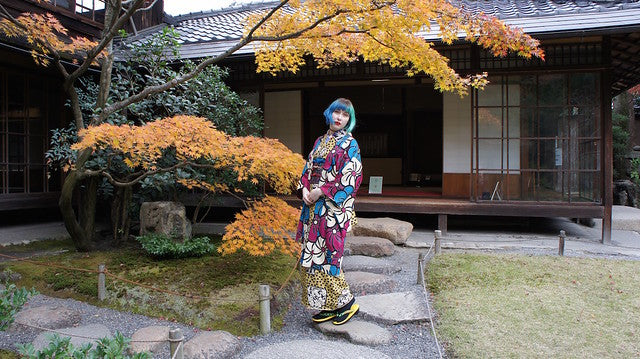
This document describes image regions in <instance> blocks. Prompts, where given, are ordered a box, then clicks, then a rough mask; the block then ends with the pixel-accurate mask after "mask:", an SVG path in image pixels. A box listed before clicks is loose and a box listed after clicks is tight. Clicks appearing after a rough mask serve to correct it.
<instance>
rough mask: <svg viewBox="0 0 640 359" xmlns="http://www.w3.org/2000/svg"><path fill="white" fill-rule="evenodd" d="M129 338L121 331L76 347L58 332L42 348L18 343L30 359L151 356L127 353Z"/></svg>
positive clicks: (139, 358)
mask: <svg viewBox="0 0 640 359" xmlns="http://www.w3.org/2000/svg"><path fill="white" fill-rule="evenodd" d="M128 346H129V339H128V338H125V337H124V336H123V335H122V334H120V333H119V332H116V334H115V335H114V337H113V338H102V339H100V340H98V342H97V343H96V347H95V348H93V344H91V343H87V344H85V345H83V346H81V347H78V348H76V347H74V346H73V344H71V338H69V337H65V338H61V337H60V336H58V335H57V334H54V335H52V336H51V337H49V345H47V346H46V347H44V348H43V349H41V350H36V349H35V348H34V346H33V344H31V343H29V344H26V345H18V350H19V352H20V354H21V355H23V356H24V357H27V358H30V359H39V358H74V359H76V358H78V359H80V358H100V359H116V358H117V359H129V358H130V359H146V358H151V354H149V353H147V352H143V353H137V354H134V355H132V356H129V355H127V354H126V350H127V347H128Z"/></svg>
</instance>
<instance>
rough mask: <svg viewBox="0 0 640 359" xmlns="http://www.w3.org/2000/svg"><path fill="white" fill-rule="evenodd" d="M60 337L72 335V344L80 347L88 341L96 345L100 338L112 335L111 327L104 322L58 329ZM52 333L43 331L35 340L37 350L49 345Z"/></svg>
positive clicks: (34, 344)
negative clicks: (103, 323)
mask: <svg viewBox="0 0 640 359" xmlns="http://www.w3.org/2000/svg"><path fill="white" fill-rule="evenodd" d="M56 332H57V334H58V335H59V336H60V337H63V338H64V337H70V338H71V344H73V346H74V347H76V348H77V347H80V346H82V345H84V344H86V343H92V344H93V345H94V347H95V343H97V342H98V340H99V339H102V338H104V337H109V336H111V331H110V330H109V328H107V327H105V326H104V325H102V324H89V325H84V326H81V327H76V328H64V329H59V330H57V331H56ZM51 335H52V333H50V332H42V333H40V334H38V336H37V337H36V338H35V339H34V340H33V342H32V344H33V346H34V348H35V349H36V350H41V349H43V348H45V347H46V346H48V345H49V340H50V339H49V338H50V337H51Z"/></svg>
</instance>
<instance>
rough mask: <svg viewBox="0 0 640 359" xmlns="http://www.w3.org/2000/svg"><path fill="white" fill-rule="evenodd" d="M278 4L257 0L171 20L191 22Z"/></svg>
mask: <svg viewBox="0 0 640 359" xmlns="http://www.w3.org/2000/svg"><path fill="white" fill-rule="evenodd" d="M278 3H280V1H277V0H257V1H252V2H250V3H243V4H237V5H235V6H234V5H233V4H236V3H233V4H232V5H231V6H228V7H226V8H222V9H215V10H203V11H196V12H190V13H188V14H183V15H176V16H172V19H173V20H174V21H176V22H182V21H185V20H193V19H198V18H202V17H207V16H212V15H223V14H228V13H237V12H240V11H247V10H257V9H263V8H266V7H273V6H275V5H276V4H278Z"/></svg>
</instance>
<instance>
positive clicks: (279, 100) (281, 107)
mask: <svg viewBox="0 0 640 359" xmlns="http://www.w3.org/2000/svg"><path fill="white" fill-rule="evenodd" d="M301 96H302V94H301V92H300V91H277V92H265V94H264V135H265V137H269V138H277V139H278V140H280V142H282V143H284V144H285V145H286V146H287V147H289V149H290V150H291V151H293V152H297V153H302V99H301Z"/></svg>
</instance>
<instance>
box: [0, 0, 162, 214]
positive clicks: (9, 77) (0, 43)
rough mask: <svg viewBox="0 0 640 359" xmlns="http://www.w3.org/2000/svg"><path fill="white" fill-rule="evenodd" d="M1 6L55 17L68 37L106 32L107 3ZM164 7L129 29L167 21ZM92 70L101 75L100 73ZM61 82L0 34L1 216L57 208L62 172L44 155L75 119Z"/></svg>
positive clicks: (6, 0) (18, 42)
mask: <svg viewBox="0 0 640 359" xmlns="http://www.w3.org/2000/svg"><path fill="white" fill-rule="evenodd" d="M0 5H2V6H3V7H4V8H5V9H6V10H7V11H8V12H9V13H10V14H11V15H12V16H19V15H20V14H22V13H30V12H33V13H45V12H47V13H50V14H53V15H54V16H55V17H56V18H57V19H58V20H59V21H60V23H61V24H62V25H63V26H65V27H66V28H67V29H68V30H69V36H83V37H88V38H90V39H95V38H97V37H99V35H100V33H101V32H102V28H103V25H102V21H103V18H104V1H102V0H95V1H86V0H84V1H83V0H77V1H76V0H45V1H34V0H0ZM162 5H163V1H162V0H159V1H158V2H157V3H156V4H155V5H154V8H153V9H152V10H151V11H147V12H141V13H139V14H136V15H135V16H134V18H133V19H132V21H131V22H130V23H129V24H128V28H127V30H128V31H129V32H134V29H136V28H138V29H139V28H144V27H147V26H151V25H156V24H158V23H159V22H160V21H161V20H162V19H163V12H162ZM63 64H64V66H65V67H67V69H68V70H69V71H73V70H74V69H75V68H76V66H77V65H75V64H73V62H72V59H67V60H66V61H63ZM89 72H90V73H93V74H94V75H99V71H98V70H96V69H91V70H90V71H89ZM62 81H63V80H62V76H61V75H60V73H59V71H58V69H57V68H55V67H54V66H49V67H43V66H38V65H36V64H35V62H34V60H33V59H32V57H31V53H30V47H29V45H28V44H27V43H26V41H24V40H22V39H15V38H11V39H9V38H5V37H2V36H0V216H3V215H5V214H7V213H9V211H16V210H22V209H36V208H55V207H57V204H58V198H59V196H60V189H61V187H62V174H61V171H58V170H55V169H52V168H48V167H47V165H46V160H45V151H46V150H47V149H48V147H49V143H50V139H51V130H52V129H55V128H59V127H65V126H67V125H68V124H69V121H70V120H71V115H70V112H69V109H68V108H67V107H66V106H65V98H66V95H65V94H64V92H63V89H62ZM54 210H55V209H54Z"/></svg>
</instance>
